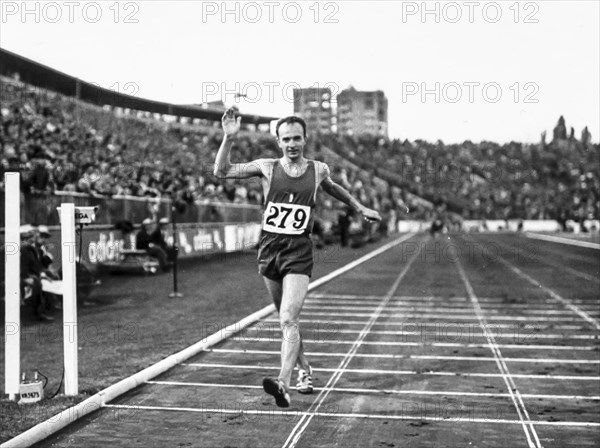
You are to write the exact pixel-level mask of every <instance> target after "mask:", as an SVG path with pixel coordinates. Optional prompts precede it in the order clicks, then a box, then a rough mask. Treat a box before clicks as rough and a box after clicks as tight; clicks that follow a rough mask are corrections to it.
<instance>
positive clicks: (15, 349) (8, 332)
mask: <svg viewBox="0 0 600 448" xmlns="http://www.w3.org/2000/svg"><path fill="white" fill-rule="evenodd" d="M19 184H20V175H19V173H5V174H4V191H5V195H6V196H5V198H4V204H5V207H4V223H5V224H4V255H5V261H6V263H5V266H4V274H5V276H4V278H5V294H4V295H5V299H4V310H5V312H4V353H5V356H4V393H6V394H7V395H8V398H9V399H10V400H16V398H17V395H18V394H19V376H20V374H21V250H20V248H21V236H20V232H19V227H20V226H21V188H20V186H19Z"/></svg>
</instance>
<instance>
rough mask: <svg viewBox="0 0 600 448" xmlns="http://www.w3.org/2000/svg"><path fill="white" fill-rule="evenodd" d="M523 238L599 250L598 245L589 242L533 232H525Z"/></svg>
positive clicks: (599, 245)
mask: <svg viewBox="0 0 600 448" xmlns="http://www.w3.org/2000/svg"><path fill="white" fill-rule="evenodd" d="M525 236H526V237H527V238H531V239H534V240H542V241H550V242H552V243H559V244H568V245H569V246H579V247H586V248H588V249H600V244H598V243H592V242H589V241H579V240H572V239H570V238H561V237H559V236H552V235H543V234H540V233H533V232H525Z"/></svg>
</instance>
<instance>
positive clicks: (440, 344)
mask: <svg viewBox="0 0 600 448" xmlns="http://www.w3.org/2000/svg"><path fill="white" fill-rule="evenodd" d="M231 341H233V342H245V343H261V342H271V343H276V344H280V343H281V338H258V337H252V336H247V337H246V335H235V336H233V337H232V338H231ZM302 342H303V343H310V344H333V345H336V344H337V345H348V344H353V343H354V341H346V340H339V339H333V340H326V339H325V338H324V339H304V338H303V339H302ZM361 344H362V345H375V346H377V345H380V346H398V347H454V348H488V345H487V344H475V343H473V344H461V343H459V342H410V341H363V342H362V343H361ZM496 345H497V346H498V347H500V348H514V349H523V350H568V351H576V350H581V351H598V350H599V349H600V346H598V345H584V346H577V345H543V344H542V345H525V344H523V345H521V344H496ZM599 363H600V361H599Z"/></svg>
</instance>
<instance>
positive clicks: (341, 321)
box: [262, 318, 592, 331]
mask: <svg viewBox="0 0 600 448" xmlns="http://www.w3.org/2000/svg"><path fill="white" fill-rule="evenodd" d="M262 322H265V323H279V320H277V319H272V318H271V319H264V320H262ZM300 322H301V323H303V324H327V325H328V326H329V328H331V327H332V326H334V325H363V324H364V322H363V321H360V320H345V319H329V320H324V319H302V318H301V319H300ZM374 325H379V326H383V327H393V326H400V327H408V328H414V327H425V326H427V325H430V326H436V325H437V326H443V327H445V328H450V329H455V328H471V327H473V326H477V328H479V323H477V322H460V323H457V322H413V321H410V320H394V321H386V322H376V323H375V324H374ZM520 325H523V324H518V325H517V324H512V325H511V324H501V323H498V324H496V323H495V324H490V325H489V328H491V329H496V328H517V329H519V328H520V329H522V330H524V331H525V330H531V331H533V330H536V331H537V330H542V329H545V328H552V329H553V330H574V331H592V330H590V329H589V327H588V326H581V325H555V324H548V325H541V324H536V325H534V326H531V327H523V326H520Z"/></svg>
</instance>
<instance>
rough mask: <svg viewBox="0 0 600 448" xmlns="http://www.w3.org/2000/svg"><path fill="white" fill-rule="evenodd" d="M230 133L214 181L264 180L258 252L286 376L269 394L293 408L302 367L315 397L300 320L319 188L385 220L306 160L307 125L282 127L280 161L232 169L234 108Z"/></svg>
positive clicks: (272, 382)
mask: <svg viewBox="0 0 600 448" xmlns="http://www.w3.org/2000/svg"><path fill="white" fill-rule="evenodd" d="M222 123H223V131H224V133H225V135H224V138H223V142H222V143H221V147H220V148H219V151H218V153H217V157H216V161H215V171H214V172H215V175H216V176H218V177H221V178H226V179H245V178H250V177H254V176H257V177H260V178H261V180H262V186H263V190H264V197H265V209H264V212H263V220H262V233H261V238H260V243H259V249H258V270H259V273H260V274H261V275H262V276H263V279H264V282H265V285H266V287H267V289H268V291H269V293H270V295H271V297H272V298H273V302H274V303H275V307H276V308H277V310H278V311H279V321H280V325H281V330H282V343H281V371H280V373H279V377H278V378H265V379H264V380H263V388H264V390H265V392H267V393H268V394H270V395H273V396H274V397H275V403H276V404H277V406H279V407H288V406H289V405H290V396H289V392H288V391H289V387H290V382H291V379H292V372H293V369H294V366H295V365H298V369H299V372H298V383H297V385H296V390H297V391H298V392H300V393H308V394H309V393H312V391H313V386H312V376H311V375H312V369H311V367H310V364H309V363H308V360H307V359H306V356H305V355H304V349H303V347H302V340H301V338H300V328H299V318H300V311H301V309H302V306H303V304H304V298H305V297H306V294H307V292H308V283H309V278H310V276H311V274H312V267H313V249H312V241H311V239H310V232H311V230H312V226H313V222H314V214H313V212H314V207H315V199H316V195H317V188H318V187H319V185H320V186H321V187H322V188H323V190H324V191H325V192H327V193H328V194H330V195H331V196H333V197H334V198H336V199H339V200H340V201H342V202H344V203H345V204H347V205H348V206H350V207H352V208H353V209H354V210H355V211H356V212H358V213H361V214H362V215H363V217H364V219H367V220H377V221H380V220H381V216H379V213H377V212H376V211H375V210H371V209H369V208H367V207H365V206H363V205H362V204H361V203H360V202H358V201H357V200H356V199H355V198H354V197H353V196H352V195H351V194H350V193H349V192H348V191H347V190H346V189H344V188H343V187H341V186H339V185H338V184H336V183H335V182H333V180H332V179H331V177H330V175H329V168H328V166H327V164H325V163H322V162H317V161H314V160H308V159H306V158H305V157H304V146H305V144H306V123H305V122H304V120H302V119H301V118H299V117H295V116H290V117H286V118H282V119H280V120H279V121H278V122H277V126H276V134H277V142H278V144H279V147H280V148H281V150H282V152H283V157H281V158H279V159H257V160H254V161H251V162H246V163H231V161H230V152H231V146H232V143H233V142H234V141H235V139H236V136H237V134H238V132H239V130H240V125H241V117H236V109H235V108H230V109H228V110H227V111H226V112H225V114H224V115H223V119H222Z"/></svg>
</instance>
